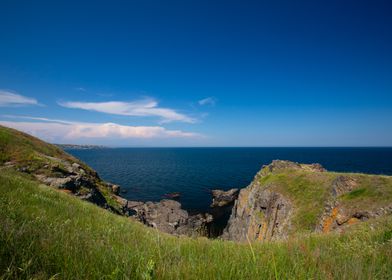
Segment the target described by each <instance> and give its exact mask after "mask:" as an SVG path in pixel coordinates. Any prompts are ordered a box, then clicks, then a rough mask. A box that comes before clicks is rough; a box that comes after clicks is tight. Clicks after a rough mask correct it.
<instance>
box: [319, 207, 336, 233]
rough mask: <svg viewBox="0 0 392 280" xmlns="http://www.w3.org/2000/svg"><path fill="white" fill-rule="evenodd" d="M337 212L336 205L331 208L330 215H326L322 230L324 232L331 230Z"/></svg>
mask: <svg viewBox="0 0 392 280" xmlns="http://www.w3.org/2000/svg"><path fill="white" fill-rule="evenodd" d="M338 213H339V209H338V207H335V208H333V209H332V213H331V216H330V217H328V218H327V219H326V220H325V222H324V224H323V232H324V233H327V232H329V231H330V230H331V226H332V224H333V222H334V221H335V220H336V216H337V215H338Z"/></svg>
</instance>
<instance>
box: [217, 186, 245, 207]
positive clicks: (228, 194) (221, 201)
mask: <svg viewBox="0 0 392 280" xmlns="http://www.w3.org/2000/svg"><path fill="white" fill-rule="evenodd" d="M211 193H212V204H211V207H223V206H225V205H228V204H230V203H232V202H234V200H236V199H237V197H238V193H239V190H238V189H231V190H228V191H222V190H212V191H211Z"/></svg>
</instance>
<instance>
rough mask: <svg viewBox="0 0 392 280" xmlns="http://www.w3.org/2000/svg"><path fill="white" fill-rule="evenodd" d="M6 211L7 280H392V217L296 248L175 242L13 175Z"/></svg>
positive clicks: (1, 254) (2, 227)
mask: <svg viewBox="0 0 392 280" xmlns="http://www.w3.org/2000/svg"><path fill="white" fill-rule="evenodd" d="M303 179H304V178H302V179H298V182H297V185H296V187H293V189H291V190H290V192H292V193H294V194H295V193H297V187H298V188H300V186H302V187H304V186H303V185H302V184H303V183H304V182H303V181H302V180H303ZM0 209H1V211H0V279H391V278H392V219H391V218H384V219H381V220H378V221H374V222H373V223H377V224H369V223H363V224H361V225H358V226H353V227H352V230H350V231H349V232H346V233H345V234H342V235H336V234H327V235H322V236H321V235H309V236H308V237H306V238H300V239H291V240H289V241H288V242H271V243H250V242H249V243H245V244H237V243H233V242H228V241H221V240H208V239H205V238H198V239H191V238H186V237H174V236H170V235H167V234H163V233H160V232H157V231H155V230H154V229H151V228H147V227H145V226H143V225H141V224H140V223H138V222H135V221H132V220H130V219H129V218H126V217H122V216H117V215H114V214H112V213H110V212H108V211H105V210H104V209H101V208H99V207H96V206H94V205H92V204H90V203H87V202H83V201H80V200H78V199H76V198H74V197H72V196H69V195H66V194H64V193H61V192H59V191H56V190H54V189H52V188H49V187H47V186H43V185H39V184H38V183H36V182H35V181H32V180H30V179H29V178H28V177H26V176H23V175H21V174H19V173H17V172H15V171H11V170H6V169H3V170H0Z"/></svg>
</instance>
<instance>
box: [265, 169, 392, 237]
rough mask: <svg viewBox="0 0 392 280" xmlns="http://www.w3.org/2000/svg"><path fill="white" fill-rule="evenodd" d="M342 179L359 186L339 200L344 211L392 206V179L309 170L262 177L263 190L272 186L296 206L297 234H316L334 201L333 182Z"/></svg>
mask: <svg viewBox="0 0 392 280" xmlns="http://www.w3.org/2000/svg"><path fill="white" fill-rule="evenodd" d="M341 175H345V176H349V177H351V178H355V179H356V181H357V182H358V186H357V187H356V188H355V189H354V190H353V191H351V192H350V193H347V194H345V195H342V196H341V197H338V200H339V201H340V204H341V205H342V206H344V207H345V208H355V209H357V210H374V209H379V208H380V207H383V206H387V205H391V203H392V177H391V176H377V175H365V174H353V173H347V174H344V173H335V172H309V171H306V170H287V169H283V170H277V171H274V172H273V173H270V174H266V175H265V176H262V177H259V183H260V185H261V186H262V187H264V186H272V188H274V189H275V190H277V191H278V192H280V193H283V194H284V195H285V196H286V197H288V198H290V200H291V201H292V202H293V203H294V206H295V213H294V217H293V223H294V228H293V231H294V232H295V233H298V232H306V231H313V230H314V228H315V226H316V224H317V223H318V222H319V219H320V216H321V214H322V212H323V211H324V207H325V202H326V201H328V200H329V199H330V198H331V195H332V182H333V181H334V180H335V179H336V178H337V177H338V176H341Z"/></svg>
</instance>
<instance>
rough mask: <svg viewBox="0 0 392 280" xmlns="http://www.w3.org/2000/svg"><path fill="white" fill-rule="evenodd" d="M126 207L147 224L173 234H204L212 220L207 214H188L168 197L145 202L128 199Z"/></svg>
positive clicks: (136, 217) (206, 232)
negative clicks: (157, 200) (158, 200)
mask: <svg viewBox="0 0 392 280" xmlns="http://www.w3.org/2000/svg"><path fill="white" fill-rule="evenodd" d="M127 209H128V213H129V214H130V215H131V216H133V217H134V218H135V219H137V220H139V221H141V222H142V223H144V224H146V225H147V226H150V227H154V228H156V229H158V230H160V231H163V232H166V233H170V234H175V235H188V236H206V235H207V234H208V224H209V223H211V222H212V220H213V218H212V216H211V215H209V214H198V215H189V214H188V212H187V211H186V210H184V209H182V208H181V204H180V203H179V202H178V201H175V200H170V199H163V200H161V201H160V202H151V201H148V202H145V203H143V202H139V201H128V202H127ZM132 214H133V215H132Z"/></svg>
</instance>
